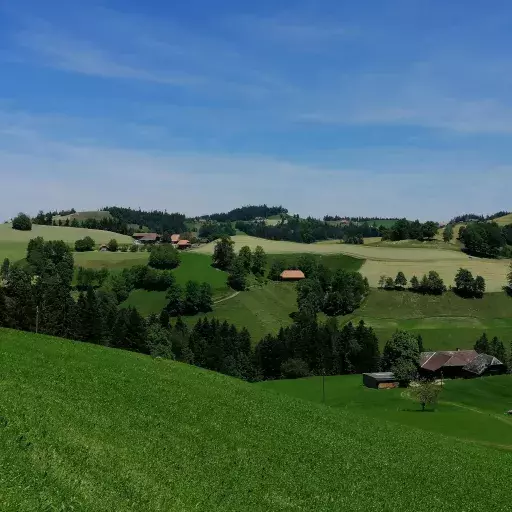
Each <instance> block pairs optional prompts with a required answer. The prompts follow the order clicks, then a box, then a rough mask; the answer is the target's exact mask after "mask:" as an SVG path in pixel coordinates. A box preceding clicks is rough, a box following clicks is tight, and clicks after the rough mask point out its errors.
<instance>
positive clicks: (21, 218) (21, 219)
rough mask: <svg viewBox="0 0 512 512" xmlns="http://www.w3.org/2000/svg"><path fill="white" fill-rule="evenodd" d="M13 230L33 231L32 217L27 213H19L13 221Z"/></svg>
mask: <svg viewBox="0 0 512 512" xmlns="http://www.w3.org/2000/svg"><path fill="white" fill-rule="evenodd" d="M12 229H17V230H18V231H30V230H31V229H32V221H31V220H30V217H29V216H28V215H26V214H25V213H21V212H20V213H18V215H17V216H16V217H14V219H12Z"/></svg>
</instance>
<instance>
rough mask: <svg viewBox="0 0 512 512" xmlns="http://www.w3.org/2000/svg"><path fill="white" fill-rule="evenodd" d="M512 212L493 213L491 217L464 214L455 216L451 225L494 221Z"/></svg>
mask: <svg viewBox="0 0 512 512" xmlns="http://www.w3.org/2000/svg"><path fill="white" fill-rule="evenodd" d="M510 213H511V212H507V211H505V210H500V211H499V212H496V213H493V214H491V215H487V216H485V215H478V214H476V213H464V214H462V215H457V216H455V217H454V218H453V219H452V220H451V221H450V223H451V224H460V223H461V222H473V221H484V220H494V219H497V218H498V217H504V216H505V215H510Z"/></svg>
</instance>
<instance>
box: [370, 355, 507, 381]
mask: <svg viewBox="0 0 512 512" xmlns="http://www.w3.org/2000/svg"><path fill="white" fill-rule="evenodd" d="M505 371H506V366H505V364H504V363H503V362H502V361H500V360H499V359H497V358H496V357H494V356H491V355H488V354H479V353H478V352H477V351H476V350H441V351H437V352H422V353H421V354H420V361H419V376H420V377H423V378H428V379H439V378H441V379H442V378H448V379H457V378H459V379H471V378H474V377H483V376H488V375H499V374H501V373H504V372H505ZM363 384H364V385H365V386H366V387H368V388H375V389H389V388H395V387H397V386H398V385H399V382H398V380H397V379H396V378H395V376H394V375H393V373H391V372H377V373H364V374H363Z"/></svg>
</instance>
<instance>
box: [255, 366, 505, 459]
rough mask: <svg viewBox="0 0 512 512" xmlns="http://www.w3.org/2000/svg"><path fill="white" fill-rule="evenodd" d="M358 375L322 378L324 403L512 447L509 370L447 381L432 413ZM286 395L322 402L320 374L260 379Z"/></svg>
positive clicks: (378, 418)
mask: <svg viewBox="0 0 512 512" xmlns="http://www.w3.org/2000/svg"><path fill="white" fill-rule="evenodd" d="M362 380H363V379H362V377H361V375H336V376H328V377H326V378H325V383H324V384H325V404H326V405H328V406H330V407H334V408H338V409H343V410H344V411H350V412H353V413H356V414H358V415H362V416H366V417H369V418H372V419H373V420H374V421H378V422H380V421H392V422H394V423H398V424H400V426H408V427H415V428H418V429H422V430H426V431H429V432H434V433H437V434H443V435H447V436H452V437H455V438H458V439H461V440H464V441H469V442H473V443H479V444H482V445H483V446H491V447H495V448H499V449H506V450H510V451H512V418H510V417H507V416H506V415H505V414H504V412H505V411H506V410H508V409H509V408H510V406H511V403H512V375H501V376H495V377H485V378H480V379H473V380H446V381H445V385H444V388H443V391H442V393H441V396H440V401H439V403H438V405H437V406H436V407H435V412H431V410H432V409H431V410H430V411H425V412H424V413H422V412H421V406H420V405H419V404H418V403H417V402H415V401H414V400H413V399H412V398H411V396H410V395H409V393H408V391H407V390H404V389H389V390H376V389H369V388H366V387H364V386H363V382H362ZM258 386H261V387H263V388H266V389H272V390H275V391H277V392H280V393H284V394H286V395H290V396H294V397H297V398H302V399H305V400H310V401H312V402H317V403H321V402H322V396H323V395H322V378H321V377H311V378H308V379H298V380H277V381H267V382H262V383H259V384H258Z"/></svg>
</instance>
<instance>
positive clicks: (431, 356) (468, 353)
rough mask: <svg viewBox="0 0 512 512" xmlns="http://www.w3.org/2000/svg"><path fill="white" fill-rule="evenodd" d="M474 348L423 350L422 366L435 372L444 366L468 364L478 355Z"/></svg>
mask: <svg viewBox="0 0 512 512" xmlns="http://www.w3.org/2000/svg"><path fill="white" fill-rule="evenodd" d="M477 355H478V354H477V352H476V351H474V350H445V351H439V352H422V354H421V361H420V362H421V367H422V368H423V369H424V370H430V371H432V372H435V371H436V370H439V369H440V368H442V367H444V366H452V367H453V366H466V364H468V363H469V362H471V361H472V360H473V359H474V358H475V357H476V356H477Z"/></svg>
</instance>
